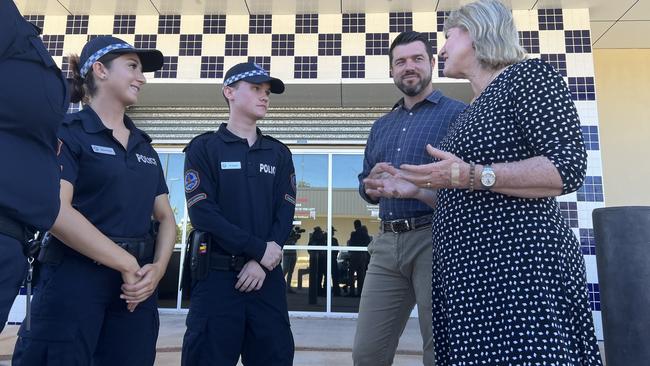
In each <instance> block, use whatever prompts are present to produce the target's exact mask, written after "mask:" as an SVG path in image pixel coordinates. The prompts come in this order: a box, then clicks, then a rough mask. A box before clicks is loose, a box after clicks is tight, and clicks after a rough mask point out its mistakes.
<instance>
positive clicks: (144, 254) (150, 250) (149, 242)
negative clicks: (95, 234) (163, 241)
mask: <svg viewBox="0 0 650 366" xmlns="http://www.w3.org/2000/svg"><path fill="white" fill-rule="evenodd" d="M108 238H109V239H111V240H112V241H114V242H115V244H117V245H118V246H119V247H120V248H122V249H124V250H126V251H127V252H129V254H131V255H132V256H134V257H135V258H136V259H140V260H142V259H147V258H152V257H153V255H154V252H155V250H156V248H155V243H154V240H153V238H139V239H133V238H116V237H112V236H109V237H108Z"/></svg>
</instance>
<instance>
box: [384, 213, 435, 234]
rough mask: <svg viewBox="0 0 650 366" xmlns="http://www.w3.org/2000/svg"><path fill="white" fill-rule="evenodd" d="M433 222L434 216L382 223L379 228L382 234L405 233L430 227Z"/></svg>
mask: <svg viewBox="0 0 650 366" xmlns="http://www.w3.org/2000/svg"><path fill="white" fill-rule="evenodd" d="M431 222H433V216H432V215H425V216H420V217H411V218H408V219H399V220H390V221H382V222H381V224H380V225H379V227H380V228H381V231H382V232H393V233H404V232H407V231H411V230H415V229H419V228H421V227H425V226H429V225H431Z"/></svg>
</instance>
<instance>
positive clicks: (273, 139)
mask: <svg viewBox="0 0 650 366" xmlns="http://www.w3.org/2000/svg"><path fill="white" fill-rule="evenodd" d="M264 137H266V138H267V139H269V140H271V141H275V142H277V143H279V144H280V145H282V146H284V147H285V148H286V149H287V150H288V151H289V152H291V149H289V146H287V145H286V144H285V143H284V142H282V141H280V140H278V139H276V138H275V137H272V136H269V135H264Z"/></svg>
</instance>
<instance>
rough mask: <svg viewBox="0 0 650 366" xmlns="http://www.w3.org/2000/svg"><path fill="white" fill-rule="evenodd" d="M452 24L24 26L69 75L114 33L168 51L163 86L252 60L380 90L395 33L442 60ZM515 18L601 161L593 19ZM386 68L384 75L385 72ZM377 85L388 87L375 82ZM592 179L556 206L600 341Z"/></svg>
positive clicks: (349, 17)
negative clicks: (88, 45)
mask: <svg viewBox="0 0 650 366" xmlns="http://www.w3.org/2000/svg"><path fill="white" fill-rule="evenodd" d="M197 15H198V17H197ZM448 15H449V12H447V11H436V10H435V9H431V10H429V11H423V12H414V13H388V12H387V13H372V14H363V13H350V14H334V15H332V14H303V15H301V16H297V15H287V14H281V15H275V14H273V15H271V14H260V15H250V16H242V15H232V16H231V15H224V14H204V15H200V14H187V15H185V14H166V15H160V16H159V17H158V16H140V15H136V16H133V15H124V14H119V13H117V14H114V15H113V16H109V19H108V21H107V20H106V18H107V17H106V14H104V15H75V16H61V15H55V14H52V15H50V14H38V13H32V14H29V15H27V16H26V18H27V19H28V20H30V21H32V22H34V23H35V24H36V25H38V26H39V27H41V28H43V29H44V32H45V34H44V35H43V41H44V44H45V45H46V47H47V49H48V50H49V52H50V54H51V55H52V56H53V57H54V59H55V60H56V61H57V62H58V64H59V65H61V66H64V67H63V68H64V69H66V70H67V69H69V66H68V65H67V64H68V63H67V62H65V63H64V56H67V55H68V54H69V53H79V52H80V51H81V47H82V46H83V42H80V40H79V35H86V34H87V38H88V39H90V38H92V37H94V36H97V35H107V33H109V32H111V31H112V32H113V33H114V34H116V35H117V36H118V37H120V38H122V39H124V40H125V41H126V42H128V43H131V44H133V45H134V46H135V47H137V48H158V49H160V50H161V51H162V52H163V54H164V55H165V65H164V67H163V69H162V70H159V71H157V72H155V73H154V78H155V79H159V80H155V82H163V83H164V82H165V79H174V78H178V79H183V80H200V79H202V78H203V79H211V80H214V81H216V82H221V81H222V78H223V75H224V72H225V69H227V68H228V67H230V66H231V65H234V64H236V63H239V62H242V61H246V60H247V59H254V60H255V62H257V63H258V64H260V65H262V66H263V67H264V69H265V70H272V71H271V72H272V74H273V76H276V77H279V78H281V79H283V80H284V81H285V82H286V83H288V84H291V83H292V81H293V80H297V79H309V80H310V81H313V82H314V83H318V82H319V80H320V79H323V80H325V79H326V80H328V82H330V81H331V80H335V79H337V78H340V82H341V83H345V82H358V80H359V79H365V78H373V82H383V83H387V84H392V80H391V79H390V73H389V70H388V48H389V46H390V42H391V41H392V40H393V39H394V38H395V36H397V33H396V32H398V31H401V30H405V29H413V30H416V31H420V32H425V33H426V34H427V37H428V39H429V41H430V42H431V44H432V46H433V49H434V53H435V54H436V56H437V53H438V52H439V50H440V48H441V47H443V46H444V43H445V36H444V34H443V32H442V31H443V25H444V22H445V20H446V18H447V17H448ZM514 15H515V18H516V22H517V23H518V24H523V25H524V26H522V27H521V29H520V30H521V32H520V35H521V39H520V42H521V44H522V45H523V46H524V47H525V48H526V49H527V50H528V51H529V52H530V53H531V54H532V56H533V57H541V58H542V59H544V60H546V61H547V62H548V63H550V64H551V65H552V66H553V67H555V68H556V69H557V70H558V71H559V72H560V73H561V74H562V76H564V78H565V80H566V82H567V85H568V86H569V87H570V90H571V92H572V95H573V97H574V100H575V101H576V106H577V108H578V113H579V114H580V116H581V120H582V123H583V135H584V136H585V143H586V147H587V149H588V151H589V153H590V156H591V155H592V154H599V153H600V150H599V149H600V146H599V143H598V141H599V130H598V117H597V116H598V112H597V105H596V94H595V90H594V84H595V80H594V75H593V66H592V65H585V63H584V62H582V61H581V62H576V61H575V60H576V58H575V57H581V56H583V55H585V54H587V55H588V54H590V53H591V52H592V49H591V32H590V30H589V29H588V24H589V18H588V12H587V11H584V9H543V10H542V9H539V10H532V11H516V12H514ZM276 18H277V20H276ZM85 38H86V37H84V39H85ZM581 60H582V59H581ZM66 61H67V59H66ZM589 62H592V61H589ZM378 65H381V66H378ZM379 67H382V68H385V69H381V70H379V72H378V68H379ZM443 69H444V62H443V61H442V60H439V59H438V62H437V66H436V68H435V69H434V72H433V75H434V83H440V82H443V83H444V82H446V79H445V77H444V76H443V73H442V70H443ZM378 77H381V78H382V79H381V80H377V78H378ZM354 79H356V80H354ZM75 108H78V106H76V107H75ZM596 156H599V155H596ZM590 159H591V158H590ZM596 159H599V158H598V157H597V158H596ZM590 162H591V160H590ZM587 175H588V179H587V180H586V182H585V186H584V187H583V188H582V189H581V191H580V192H576V193H575V194H572V195H568V196H563V197H560V198H559V199H558V200H559V206H560V211H561V212H562V214H563V216H564V218H565V219H566V220H567V222H568V223H569V225H570V226H571V227H572V228H573V230H574V231H575V233H576V236H579V238H580V242H581V246H582V249H583V253H584V255H585V258H586V259H587V277H588V281H589V283H590V289H589V290H590V296H591V300H592V307H593V309H594V311H595V312H596V316H595V317H594V318H595V319H596V328H597V331H598V332H599V337H601V338H602V336H601V335H600V334H601V333H600V332H601V331H600V316H599V314H598V311H599V309H600V300H599V289H598V279H597V274H596V268H595V260H594V258H593V257H594V253H595V250H594V246H593V240H592V236H593V234H592V231H593V226H592V223H591V211H592V210H593V209H594V208H596V207H602V206H603V205H604V202H603V185H602V178H601V175H602V172H601V168H600V165H599V164H591V163H590V165H589V167H588V171H587Z"/></svg>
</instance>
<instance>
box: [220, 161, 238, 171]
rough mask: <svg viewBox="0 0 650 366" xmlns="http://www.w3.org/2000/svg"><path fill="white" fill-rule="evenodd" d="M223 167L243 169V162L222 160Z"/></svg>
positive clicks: (224, 168) (226, 168)
mask: <svg viewBox="0 0 650 366" xmlns="http://www.w3.org/2000/svg"><path fill="white" fill-rule="evenodd" d="M221 169H223V170H228V169H241V162H239V161H222V162H221Z"/></svg>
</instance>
